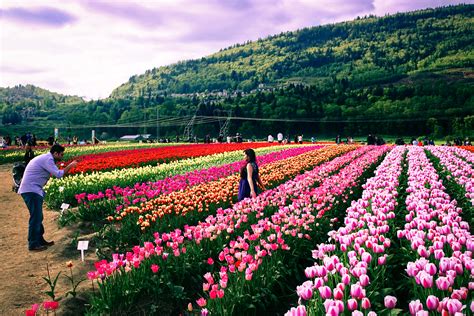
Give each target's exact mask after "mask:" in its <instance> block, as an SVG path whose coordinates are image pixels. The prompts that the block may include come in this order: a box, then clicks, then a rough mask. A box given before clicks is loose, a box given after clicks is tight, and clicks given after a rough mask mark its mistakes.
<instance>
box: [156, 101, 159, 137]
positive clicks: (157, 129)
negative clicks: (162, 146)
mask: <svg viewBox="0 0 474 316" xmlns="http://www.w3.org/2000/svg"><path fill="white" fill-rule="evenodd" d="M159 141H160V109H159V107H158V105H157V106H156V142H157V143H158V142H159Z"/></svg>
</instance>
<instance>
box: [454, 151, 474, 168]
mask: <svg viewBox="0 0 474 316" xmlns="http://www.w3.org/2000/svg"><path fill="white" fill-rule="evenodd" d="M471 148H472V147H471ZM451 150H452V151H453V152H454V154H456V155H457V156H458V157H460V158H462V159H464V160H466V161H467V162H469V163H470V164H471V165H472V164H474V155H473V151H472V150H471V151H469V150H466V149H465V148H460V147H453V149H451Z"/></svg>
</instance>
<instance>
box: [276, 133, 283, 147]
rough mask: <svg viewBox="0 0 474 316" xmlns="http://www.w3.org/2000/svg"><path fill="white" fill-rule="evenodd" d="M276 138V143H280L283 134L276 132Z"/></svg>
mask: <svg viewBox="0 0 474 316" xmlns="http://www.w3.org/2000/svg"><path fill="white" fill-rule="evenodd" d="M277 140H278V144H281V143H282V142H283V134H282V133H278V134H277Z"/></svg>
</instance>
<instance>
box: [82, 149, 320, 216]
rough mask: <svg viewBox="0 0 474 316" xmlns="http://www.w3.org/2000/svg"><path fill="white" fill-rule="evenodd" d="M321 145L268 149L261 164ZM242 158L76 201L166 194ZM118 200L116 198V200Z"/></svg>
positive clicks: (130, 200) (227, 169)
mask: <svg viewBox="0 0 474 316" xmlns="http://www.w3.org/2000/svg"><path fill="white" fill-rule="evenodd" d="M321 147H322V146H305V147H297V148H290V149H286V150H282V151H277V152H271V153H268V154H265V155H263V156H260V157H258V163H259V165H260V166H263V165H266V164H269V163H271V162H273V161H276V160H282V159H286V158H290V157H294V156H297V155H301V154H303V153H305V152H308V151H312V150H316V149H318V148H321ZM242 163H243V162H242V161H237V162H233V163H229V164H225V165H222V166H214V167H210V168H207V169H201V170H195V171H192V172H186V173H185V174H177V175H174V176H171V177H167V178H165V179H161V180H158V181H155V182H146V183H137V184H135V185H133V186H132V187H125V188H121V187H117V186H114V187H113V188H109V189H106V190H105V192H98V193H86V192H83V193H80V194H77V195H76V199H77V202H78V203H79V204H83V205H84V206H85V207H88V208H89V207H91V206H92V205H93V203H100V202H101V201H105V200H106V201H107V203H109V202H110V200H117V199H118V200H119V201H120V205H117V208H118V210H121V209H122V208H123V207H128V206H130V205H134V204H137V203H140V202H144V201H147V200H149V199H152V198H154V197H156V196H158V195H161V194H169V193H171V192H174V191H179V190H184V189H186V188H188V187H191V186H195V185H197V184H200V183H204V182H209V181H213V180H216V179H219V178H222V177H225V176H228V175H231V174H233V173H236V172H238V171H239V170H240V168H241V167H242ZM118 203H119V202H118Z"/></svg>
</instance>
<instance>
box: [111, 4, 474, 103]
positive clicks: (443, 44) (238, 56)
mask: <svg viewBox="0 0 474 316" xmlns="http://www.w3.org/2000/svg"><path fill="white" fill-rule="evenodd" d="M473 12H474V6H473V5H462V6H456V7H448V8H443V9H438V10H423V11H416V12H413V13H403V14H396V15H392V16H387V17H383V18H376V17H368V18H363V19H357V20H354V21H351V22H344V23H337V24H331V25H324V26H318V27H313V28H306V29H302V30H298V31H295V32H288V33H283V34H280V35H276V36H271V37H268V38H266V39H262V40H258V41H256V42H249V43H246V44H244V45H235V46H233V47H230V48H227V49H224V50H222V51H220V52H218V53H216V54H213V55H211V56H208V57H203V58H201V59H199V60H191V61H185V62H180V63H177V64H174V65H170V66H167V67H161V68H154V69H152V70H149V71H147V72H146V73H145V74H143V75H139V76H132V77H131V78H130V80H129V82H127V83H126V84H124V85H122V86H120V87H118V88H117V89H116V90H115V91H114V92H113V93H112V97H115V98H123V97H130V96H132V97H137V96H139V95H141V94H147V93H148V92H151V94H152V95H154V94H159V93H163V92H169V93H195V92H205V91H221V90H225V89H227V90H236V89H239V90H242V91H250V90H252V89H256V88H258V86H259V85H262V84H263V85H269V86H275V85H281V84H285V83H289V82H294V83H305V84H311V85H319V84H320V83H321V82H329V83H331V84H332V83H334V82H335V83H339V82H340V83H342V84H344V85H347V86H348V87H361V86H367V85H369V84H377V83H379V84H380V83H388V82H396V81H397V80H399V79H401V78H404V77H406V76H407V75H409V74H411V73H414V72H422V71H443V70H445V69H446V68H460V67H461V68H463V67H472V66H473V63H474V51H473V42H474V41H473V32H472V30H473V27H474V25H473Z"/></svg>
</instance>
